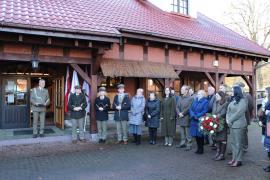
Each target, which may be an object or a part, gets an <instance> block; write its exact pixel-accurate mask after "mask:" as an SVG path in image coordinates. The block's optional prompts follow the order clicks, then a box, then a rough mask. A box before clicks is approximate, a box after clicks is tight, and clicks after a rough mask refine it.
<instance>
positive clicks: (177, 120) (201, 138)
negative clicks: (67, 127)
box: [31, 80, 270, 171]
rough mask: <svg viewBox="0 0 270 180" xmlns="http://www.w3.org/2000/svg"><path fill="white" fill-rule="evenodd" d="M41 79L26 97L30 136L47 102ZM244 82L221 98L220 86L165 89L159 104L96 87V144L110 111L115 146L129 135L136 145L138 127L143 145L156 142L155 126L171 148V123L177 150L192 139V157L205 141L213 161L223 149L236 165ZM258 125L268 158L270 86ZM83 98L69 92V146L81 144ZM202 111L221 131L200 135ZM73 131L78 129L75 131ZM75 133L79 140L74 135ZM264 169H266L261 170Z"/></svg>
mask: <svg viewBox="0 0 270 180" xmlns="http://www.w3.org/2000/svg"><path fill="white" fill-rule="evenodd" d="M44 86H45V81H44V80H40V82H39V87H37V88H35V89H34V90H33V91H32V93H31V103H32V107H33V108H32V110H33V113H34V124H33V125H34V131H33V133H34V135H33V137H34V138H36V137H37V136H38V130H37V119H38V116H40V119H41V120H42V121H43V119H45V117H43V116H44V113H43V112H44V111H45V110H44V109H45V108H46V106H47V105H48V104H49V96H48V91H47V90H46V89H45V90H44ZM244 86H245V85H244V83H241V82H239V83H236V84H235V85H234V86H233V88H232V95H228V94H227V87H226V86H225V85H220V87H219V89H218V90H217V91H216V90H215V89H214V88H213V87H211V86H210V87H208V91H207V93H206V92H205V91H204V90H199V91H198V92H197V93H196V94H193V90H192V88H190V87H189V86H187V85H183V86H182V87H181V91H180V94H181V95H180V96H177V95H175V91H174V90H173V89H171V88H169V87H166V88H165V90H164V97H163V98H162V99H161V100H159V99H158V98H157V95H156V93H155V92H150V93H149V97H148V98H147V99H146V98H145V97H144V90H143V89H141V88H140V89H138V90H137V92H136V95H135V96H134V97H132V98H131V99H130V98H129V95H128V94H127V93H125V86H124V84H119V85H118V86H117V90H118V93H117V94H116V96H115V97H114V100H113V102H112V105H111V102H110V99H109V98H108V97H107V96H106V88H105V87H100V88H99V92H98V96H97V98H96V99H95V103H94V108H93V109H94V110H95V114H96V120H97V126H98V137H99V143H105V142H106V138H107V121H108V119H109V110H110V109H113V110H114V111H115V112H114V121H115V122H116V129H117V141H116V144H125V145H126V144H128V132H129V133H130V134H132V135H133V142H134V143H135V144H137V145H140V144H141V135H142V129H143V125H145V126H146V127H148V130H149V144H152V145H155V144H156V143H157V132H158V128H159V127H161V136H162V137H164V145H165V146H168V147H171V146H172V145H173V140H174V137H175V133H176V127H177V126H176V124H179V127H180V129H179V131H180V143H179V145H177V146H176V147H177V148H185V150H186V151H189V150H191V149H192V144H193V140H195V141H196V144H197V150H196V151H195V153H196V154H203V153H204V145H205V143H207V141H210V142H211V143H212V146H213V148H215V149H216V154H215V156H214V157H213V160H215V161H220V160H224V159H225V152H226V148H228V149H231V151H232V159H231V161H229V162H228V164H229V165H230V166H231V167H238V166H241V165H242V161H243V154H244V152H245V151H246V150H247V147H248V136H247V134H248V125H249V124H250V120H251V117H252V115H253V114H252V112H253V102H252V97H251V95H250V94H248V93H245V92H244ZM266 92H267V93H268V94H267V98H266V99H265V102H264V105H263V110H262V113H261V114H262V116H261V118H260V119H261V124H262V126H263V127H265V128H264V130H263V134H264V137H265V139H264V142H266V143H265V144H266V147H267V148H268V152H269V153H268V154H269V157H270V124H269V129H267V127H268V126H267V123H268V122H269V123H270V97H269V96H270V88H268V89H266ZM86 106H87V102H86V98H85V96H84V94H83V93H82V90H81V86H79V85H78V86H76V87H75V93H73V94H71V95H70V97H69V102H68V109H69V111H70V112H71V119H72V142H73V143H77V141H78V139H79V140H80V141H82V142H85V137H84V132H83V122H84V117H85V108H86ZM207 113H211V114H214V115H215V116H217V117H219V118H220V119H223V120H224V124H225V125H224V128H223V129H222V131H219V132H217V133H216V134H214V135H211V136H206V135H205V134H204V133H203V132H202V131H201V129H200V127H199V126H200V125H199V120H200V118H201V117H203V116H205V115H206V114H207ZM40 128H41V129H40V131H39V132H40V136H41V137H43V136H44V125H42V126H40ZM77 128H79V131H77ZM78 132H79V136H78ZM265 170H266V171H270V166H269V167H267V168H265Z"/></svg>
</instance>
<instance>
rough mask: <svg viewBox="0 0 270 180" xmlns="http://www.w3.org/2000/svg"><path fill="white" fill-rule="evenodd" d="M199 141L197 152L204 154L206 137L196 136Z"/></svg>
mask: <svg viewBox="0 0 270 180" xmlns="http://www.w3.org/2000/svg"><path fill="white" fill-rule="evenodd" d="M196 142H197V151H196V152H197V153H199V154H202V153H203V146H204V137H198V136H197V137H196Z"/></svg>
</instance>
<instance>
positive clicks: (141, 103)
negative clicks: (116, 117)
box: [129, 89, 145, 145]
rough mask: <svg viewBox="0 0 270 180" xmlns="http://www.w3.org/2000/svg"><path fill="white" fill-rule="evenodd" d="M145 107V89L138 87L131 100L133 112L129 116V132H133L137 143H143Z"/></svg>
mask: <svg viewBox="0 0 270 180" xmlns="http://www.w3.org/2000/svg"><path fill="white" fill-rule="evenodd" d="M144 107H145V98H144V96H143V89H138V90H137V94H136V95H135V96H134V97H133V98H132V100H131V114H130V118H129V132H130V133H131V134H133V137H134V141H133V142H134V143H136V144H137V145H140V144H141V135H142V124H143V114H144Z"/></svg>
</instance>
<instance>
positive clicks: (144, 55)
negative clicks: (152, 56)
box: [143, 44, 148, 61]
mask: <svg viewBox="0 0 270 180" xmlns="http://www.w3.org/2000/svg"><path fill="white" fill-rule="evenodd" d="M143 61H148V45H146V44H145V45H144V46H143Z"/></svg>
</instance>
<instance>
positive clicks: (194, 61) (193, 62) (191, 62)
mask: <svg viewBox="0 0 270 180" xmlns="http://www.w3.org/2000/svg"><path fill="white" fill-rule="evenodd" d="M187 65H188V66H192V67H200V66H201V55H200V53H199V52H188V58H187Z"/></svg>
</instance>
